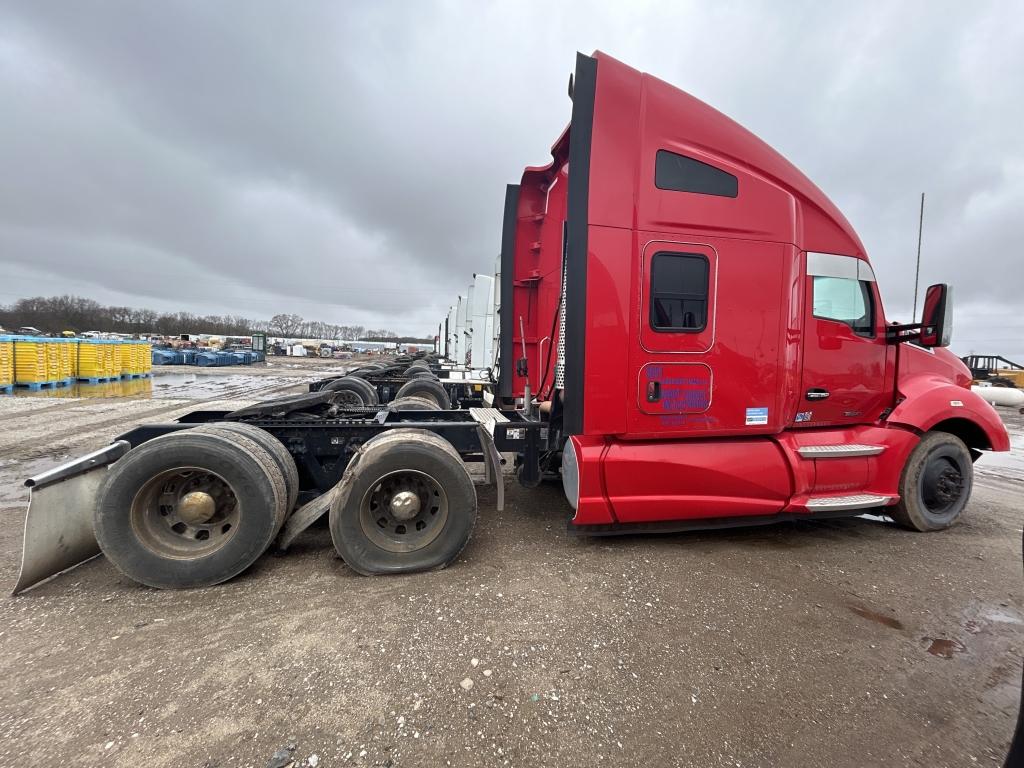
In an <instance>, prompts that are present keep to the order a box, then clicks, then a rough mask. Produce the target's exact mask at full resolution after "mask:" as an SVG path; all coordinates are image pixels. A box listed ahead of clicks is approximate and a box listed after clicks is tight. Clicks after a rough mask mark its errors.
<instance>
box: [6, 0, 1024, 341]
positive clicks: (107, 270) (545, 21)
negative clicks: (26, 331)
mask: <svg viewBox="0 0 1024 768" xmlns="http://www.w3.org/2000/svg"><path fill="white" fill-rule="evenodd" d="M709 5H711V4H703V3H692V4H685V3H678V2H671V3H654V2H651V3H633V4H621V5H614V4H613V5H611V6H610V7H608V8H605V9H601V10H598V9H593V8H591V7H590V6H591V4H589V3H586V4H584V3H578V4H577V3H567V4H546V5H542V4H530V3H515V4H511V3H509V4H455V3H437V4H430V3H402V4H397V3H395V4H392V3H384V2H381V3H366V4H359V3H333V2H323V3H316V2H305V3H302V4H301V5H300V6H290V5H288V4H281V3H269V2H267V3H254V2H245V3H241V2H239V3H231V2H223V3H206V2H175V3H127V2H126V3H114V2H108V3H94V4H88V3H58V2H42V1H41V2H33V3H22V4H18V5H13V4H12V5H9V6H5V7H4V8H3V9H0V104H3V105H4V116H3V118H2V119H0V167H2V168H3V176H2V180H0V270H2V274H3V277H4V279H3V281H2V285H0V302H8V301H11V300H13V299H14V298H17V297H18V296H23V295H31V294H40V293H54V292H62V291H73V292H77V293H82V294H85V295H89V296H91V297H94V298H97V299H99V300H102V301H116V302H118V303H126V304H136V305H144V306H151V307H154V308H159V309H177V308H184V309H189V310H193V311H201V312H231V313H239V314H247V315H250V316H256V317H267V316H269V315H271V314H273V313H275V312H278V311H294V312H298V313H300V314H302V315H304V316H307V317H312V318H317V319H323V320H328V321H334V322H339V323H345V322H359V323H364V324H367V325H372V326H381V325H384V326H388V327H393V328H394V329H395V330H398V331H403V332H423V331H425V330H427V329H428V328H431V327H433V326H434V324H435V322H436V319H437V318H438V317H440V316H441V314H442V313H443V312H444V311H445V308H446V307H447V305H448V303H449V301H450V299H451V298H452V297H453V296H454V295H455V294H457V293H459V292H460V291H463V290H464V288H465V285H466V283H467V282H468V280H469V277H470V275H471V273H472V272H474V271H482V270H487V269H489V268H490V265H491V264H492V263H493V258H494V255H495V254H496V251H497V248H498V243H499V236H500V225H501V222H500V217H501V201H502V196H503V190H504V184H505V183H506V182H509V181H516V180H517V178H518V175H519V173H520V172H521V169H522V167H523V166H525V165H528V164H536V163H542V162H544V161H545V159H546V157H547V153H548V147H549V146H550V144H551V142H552V141H553V139H554V138H555V137H556V136H557V135H558V133H559V132H560V131H561V129H562V127H563V126H564V124H565V122H566V121H567V119H568V115H569V102H568V99H567V98H566V96H565V82H566V78H567V75H568V72H569V71H570V69H571V67H572V63H573V54H574V52H575V51H576V50H577V49H579V50H583V51H590V50H593V49H594V48H601V49H602V50H605V51H607V52H608V53H611V54H613V55H616V56H618V57H619V58H621V59H623V60H625V61H627V62H628V63H630V64H632V65H634V66H636V67H638V68H640V69H644V70H646V71H649V72H652V73H653V74H655V75H658V76H659V77H662V78H663V79H665V80H668V81H669V82H672V83H674V84H676V85H678V86H680V87H682V88H684V89H686V90H689V91H691V92H692V93H694V94H695V95H696V96H698V97H700V98H702V99H704V100H706V101H708V102H709V103H711V104H713V105H714V106H716V107H717V108H719V109H721V110H722V111H724V112H726V113H727V114H730V115H731V116H733V117H734V118H736V119H737V120H739V121H740V122H741V123H743V124H745V125H746V126H747V127H749V128H750V129H751V130H753V131H754V132H755V133H758V134H759V135H761V136H762V137H763V138H764V139H765V140H766V141H768V142H769V143H771V144H773V145H774V146H775V147H776V148H778V149H779V150H780V151H781V152H782V153H783V154H785V155H786V156H788V157H789V158H790V159H791V160H793V161H794V162H795V163H796V164H797V165H798V166H800V167H801V168H802V169H803V170H804V171H805V172H806V173H807V174H808V175H809V176H810V177H811V178H812V179H814V180H815V181H816V182H817V183H818V184H819V185H820V186H821V187H822V188H823V189H824V190H825V191H826V192H827V193H828V194H829V195H830V196H832V197H833V199H834V200H835V201H836V203H837V204H838V205H839V206H840V208H842V209H843V210H844V211H845V212H846V214H847V215H848V217H849V218H850V220H851V221H852V222H853V224H854V226H855V227H856V228H857V229H858V231H859V233H860V235H861V238H862V239H863V240H864V242H865V245H866V246H867V248H868V250H869V253H870V254H871V256H872V259H873V261H874V263H875V266H876V272H877V273H878V275H879V280H880V282H881V284H882V286H883V294H884V298H885V300H886V304H887V310H888V314H889V315H890V316H891V317H892V318H895V319H909V314H910V304H911V301H912V287H913V260H914V250H915V247H916V237H917V232H916V224H917V205H918V195H919V194H920V192H921V191H926V192H927V194H928V203H927V210H926V215H925V223H926V228H925V239H924V256H923V268H922V283H923V284H928V283H929V282H934V281H939V280H943V281H949V282H953V283H954V284H955V285H956V287H957V294H956V295H957V301H958V318H957V319H958V329H957V333H956V335H955V342H956V343H955V348H956V349H957V350H958V351H961V352H967V351H969V350H970V349H974V350H977V351H982V350H993V351H1002V352H1004V353H1005V354H1008V355H1011V356H1012V355H1017V356H1019V357H1024V320H1022V319H1021V318H1022V317H1024V313H1022V312H1021V309H1022V306H1021V300H1020V294H1021V290H1022V289H1024V280H1022V279H1021V277H1020V274H1021V271H1020V268H1019V267H1018V266H1017V261H1018V258H1017V250H1018V249H1017V238H1016V237H1015V236H1014V235H1015V231H1014V229H1015V228H1014V225H1015V223H1016V219H1017V218H1019V212H1020V211H1022V210H1024V173H1021V171H1022V170H1024V138H1022V132H1021V126H1022V125H1024V104H1022V101H1021V99H1020V98H1019V90H1020V87H1021V79H1020V73H1021V72H1022V71H1024V13H1022V12H1021V11H1020V9H1018V8H1016V7H1014V6H1012V5H1011V4H995V3H993V4H978V7H976V8H971V9H966V8H965V7H964V6H962V5H959V4H948V5H945V6H941V7H940V6H939V5H938V4H935V3H929V4H927V5H917V6H915V5H902V4H901V5H898V6H897V5H896V4H885V3H879V4H873V5H864V4H852V5H851V4H845V5H841V4H835V5H832V4H823V3H808V4H802V3H799V4H787V6H786V8H785V9H784V11H780V10H779V8H780V6H779V4H772V3H763V4H759V3H753V4H749V3H748V4H743V5H740V4H728V3H719V4H713V7H709Z"/></svg>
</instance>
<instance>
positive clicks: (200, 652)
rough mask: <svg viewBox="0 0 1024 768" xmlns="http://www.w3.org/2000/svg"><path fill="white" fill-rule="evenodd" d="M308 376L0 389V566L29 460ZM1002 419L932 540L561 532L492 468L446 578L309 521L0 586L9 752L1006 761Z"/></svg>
mask: <svg viewBox="0 0 1024 768" xmlns="http://www.w3.org/2000/svg"><path fill="white" fill-rule="evenodd" d="M321 371H322V368H317V367H315V366H314V365H307V366H302V367H299V368H287V369H285V368H281V369H278V370H276V371H275V370H273V369H270V371H269V373H258V374H253V373H252V372H243V371H238V370H237V369H233V371H232V373H231V374H224V375H225V376H239V377H241V378H238V379H230V380H229V382H228V384H227V385H224V386H220V385H218V386H217V387H215V388H214V389H212V390H210V389H208V388H202V387H200V388H198V389H196V388H195V387H194V385H195V382H191V383H184V382H183V383H181V384H180V385H177V384H172V386H169V387H167V388H160V387H159V386H156V385H159V384H160V383H168V382H172V380H170V379H168V380H166V381H162V377H163V376H165V375H169V374H161V375H159V376H158V377H156V379H155V380H154V385H155V386H154V390H153V392H155V393H156V395H155V396H154V397H153V398H152V399H148V398H146V397H144V396H143V397H136V398H128V397H123V396H115V397H107V398H100V399H90V398H82V399H79V398H64V399H61V400H60V401H55V400H53V399H50V398H0V457H2V458H0V519H3V520H4V521H5V522H6V525H4V526H3V527H2V528H0V583H3V584H12V583H13V582H14V579H15V576H16V572H17V567H18V559H19V554H20V546H21V523H22V518H23V515H24V505H25V502H26V501H27V494H26V492H25V489H23V488H21V486H20V481H21V480H22V479H24V478H25V477H26V476H28V475H30V474H32V473H34V472H36V471H39V470H40V469H42V468H45V467H47V466H50V465H52V464H53V463H55V462H57V461H61V460H64V458H65V457H66V456H68V455H76V454H78V453H81V452H84V451H86V450H89V449H92V448H95V447H98V446H99V445H102V444H103V443H105V442H107V441H108V440H109V439H110V437H111V436H112V435H114V434H117V433H118V432H121V431H123V430H124V429H126V428H128V427H129V426H130V425H131V424H133V423H136V422H141V421H151V420H160V419H169V418H173V417H175V416H176V415H178V414H179V413H181V412H183V411H185V410H188V409H189V408H193V407H195V405H196V403H197V402H202V404H203V407H217V405H219V404H221V402H222V401H223V400H224V398H223V397H222V395H226V396H227V397H228V398H229V399H230V401H231V402H232V403H237V402H246V401H249V400H252V399H253V398H254V397H255V396H256V389H257V388H258V389H260V390H261V391H268V390H269V389H274V388H279V390H278V391H288V389H289V388H299V387H301V384H302V382H303V381H304V380H305V379H306V378H308V377H310V376H312V375H315V374H316V373H318V372H321ZM178 373H180V371H177V372H175V373H174V375H178ZM210 375H213V374H209V373H202V374H199V376H203V377H205V376H210ZM250 375H252V376H253V377H258V378H259V381H258V382H255V383H253V382H250V381H248V379H246V377H248V376H250ZM267 376H270V380H267ZM215 380H216V378H214V379H210V380H209V381H215ZM207 383H209V382H207ZM187 386H193V388H192V389H187V388H186V387H187ZM1007 419H1008V420H1009V421H1010V422H1011V424H1012V427H1013V430H1014V436H1015V441H1016V443H1015V444H1016V446H1017V448H1016V450H1017V451H1018V453H1017V454H1016V455H1015V456H1013V457H1001V460H999V461H995V462H989V461H988V459H987V458H986V459H983V460H982V462H981V463H980V464H979V467H978V473H977V476H976V488H975V495H974V499H973V501H972V504H971V508H970V510H969V513H968V515H967V517H966V519H965V520H964V522H963V524H961V525H959V526H957V527H956V528H954V529H952V530H950V531H947V532H944V533H939V534H929V535H922V534H911V533H907V532H904V531H901V530H898V529H896V528H895V527H894V526H892V525H890V524H888V523H886V522H885V521H882V520H876V519H866V518H857V519H849V520H839V521H831V522H823V523H799V524H790V525H785V526H778V527H772V528H763V529H750V530H741V531H725V532H714V533H706V534H686V535H666V536H642V537H627V538H618V539H580V538H573V537H570V536H569V535H567V534H566V532H565V522H566V520H567V518H568V507H567V505H566V504H565V502H564V500H563V498H562V496H561V492H560V489H559V488H557V487H554V486H545V487H542V488H540V489H538V490H535V491H526V490H524V489H521V488H519V487H518V486H516V485H515V484H514V483H512V482H511V481H509V484H508V494H507V506H506V509H505V511H504V512H500V513H499V512H495V511H494V493H493V491H492V490H490V489H485V488H480V489H479V493H480V502H481V516H480V521H479V523H478V526H477V530H476V532H475V534H474V537H473V540H472V541H471V542H470V545H469V546H468V548H467V549H466V550H465V552H464V553H463V555H462V557H461V558H460V559H459V561H458V562H456V563H455V564H454V565H453V566H452V567H450V568H449V569H447V570H445V571H440V572H436V573H429V574H419V575H410V576H396V577H388V578H383V577H378V578H364V577H360V576H357V575H355V574H354V573H353V572H351V571H350V570H348V569H347V568H346V566H345V565H344V564H343V563H342V562H341V561H340V560H338V559H337V558H336V556H335V555H334V552H333V550H332V548H331V546H330V536H329V533H328V531H327V530H326V529H325V528H314V529H312V530H310V531H307V532H306V533H305V534H304V535H303V536H302V537H301V538H300V539H299V540H298V541H297V543H296V545H295V547H294V550H293V551H291V552H289V554H288V555H287V556H285V557H274V556H266V557H264V558H263V559H262V560H260V561H259V562H258V563H257V564H256V566H255V567H253V568H252V569H250V571H249V572H247V573H246V574H244V575H243V576H241V577H239V578H237V579H235V580H233V581H232V582H230V583H228V584H224V585H221V586H218V587H215V588H211V589H202V590H194V591H189V592H160V591H156V590H151V589H147V588H143V587H139V586H137V585H135V584H133V583H131V582H129V581H127V580H126V579H124V578H123V577H121V576H120V575H119V574H118V573H117V572H116V571H115V570H114V568H113V567H112V566H110V565H109V564H108V563H107V562H105V561H104V560H103V559H102V558H98V559H96V560H93V561H91V562H89V563H87V564H86V565H84V566H82V567H80V568H78V569H76V570H74V571H72V572H70V573H68V574H65V575H63V576H61V577H59V578H57V579H55V580H53V581H51V582H48V583H46V584H44V585H42V586H40V587H38V588H36V589H34V590H31V591H30V592H28V593H26V594H25V595H23V596H20V597H17V598H3V599H0V676H2V678H3V679H4V680H5V682H6V684H5V685H4V686H3V687H2V689H0V733H3V734H4V737H3V738H2V739H0V765H12V766H13V765H18V766H35V765H40V766H42V765H46V766H52V765H64V766H78V765H82V766H93V765H111V766H138V765H146V766H182V765H188V766H257V767H260V768H262V767H263V766H266V765H268V763H269V764H278V765H285V764H287V763H288V762H289V761H290V760H294V761H295V764H296V765H320V766H335V765H366V766H438V765H453V766H478V765H487V766H491V765H493V766H504V765H510V766H511V765H517V766H535V765H551V766H559V765H572V766H576V765H599V764H605V765H644V766H825V765H828V766H858V767H860V766H875V765H878V766H881V765H886V766H890V765H920V766H930V767H931V766H965V765H966V766H970V765H979V764H981V765H999V764H1001V760H1002V757H1003V755H1004V754H1005V751H1006V748H1007V745H1008V742H1009V739H1010V736H1011V734H1012V731H1013V725H1014V721H1015V718H1016V711H1017V702H1018V696H1019V691H1020V687H1019V685H1020V680H1021V651H1022V645H1024V643H1022V640H1024V636H1022V629H1024V599H1022V598H1024V590H1022V581H1021V576H1022V574H1021V533H1022V531H1021V514H1020V510H1021V502H1022V501H1024V493H1022V489H1024V485H1022V483H1024V460H1022V454H1024V439H1022V436H1024V427H1022V422H1021V419H1020V417H1018V416H1016V415H1015V414H1010V415H1008V416H1007ZM275 753H277V755H276V756H277V761H276V763H275V762H274V757H275Z"/></svg>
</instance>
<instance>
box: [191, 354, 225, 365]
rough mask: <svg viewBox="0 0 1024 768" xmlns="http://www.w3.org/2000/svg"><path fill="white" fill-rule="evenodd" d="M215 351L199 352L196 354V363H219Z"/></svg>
mask: <svg viewBox="0 0 1024 768" xmlns="http://www.w3.org/2000/svg"><path fill="white" fill-rule="evenodd" d="M219 364H220V363H218V362H217V353H216V352H200V353H199V354H197V355H196V365H202V366H212V365H219Z"/></svg>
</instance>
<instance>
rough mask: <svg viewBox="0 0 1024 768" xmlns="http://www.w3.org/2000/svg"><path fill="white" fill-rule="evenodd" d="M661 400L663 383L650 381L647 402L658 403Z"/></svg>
mask: <svg viewBox="0 0 1024 768" xmlns="http://www.w3.org/2000/svg"><path fill="white" fill-rule="evenodd" d="M659 400H661V382H660V381H648V382H647V402H648V403H656V402H658V401H659Z"/></svg>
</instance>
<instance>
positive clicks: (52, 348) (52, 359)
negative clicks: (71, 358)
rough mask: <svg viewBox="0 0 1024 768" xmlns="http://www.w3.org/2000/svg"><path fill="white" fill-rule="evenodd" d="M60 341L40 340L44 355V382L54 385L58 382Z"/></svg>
mask: <svg viewBox="0 0 1024 768" xmlns="http://www.w3.org/2000/svg"><path fill="white" fill-rule="evenodd" d="M60 342H61V340H60V339H49V338H46V339H40V340H39V343H40V344H42V345H43V351H44V353H45V355H46V380H47V381H51V382H53V383H54V384H56V383H57V382H59V381H60Z"/></svg>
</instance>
